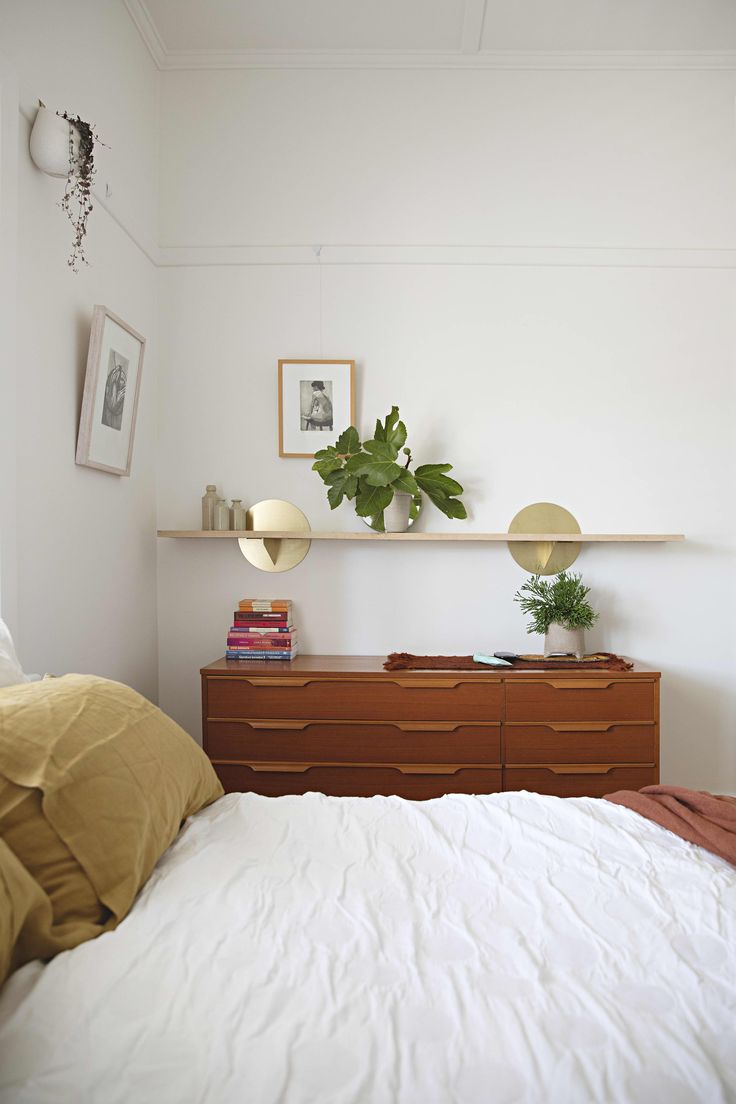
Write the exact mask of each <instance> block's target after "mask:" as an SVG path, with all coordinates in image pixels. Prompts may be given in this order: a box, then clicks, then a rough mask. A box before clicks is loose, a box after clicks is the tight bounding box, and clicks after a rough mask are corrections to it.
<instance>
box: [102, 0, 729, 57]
mask: <svg viewBox="0 0 736 1104" xmlns="http://www.w3.org/2000/svg"><path fill="white" fill-rule="evenodd" d="M123 3H124V4H125V7H126V9H127V11H128V14H129V15H130V18H131V19H132V20H133V22H134V24H135V25H136V27H137V28H138V31H139V33H140V35H141V38H142V39H143V41H144V42H145V44H146V46H147V47H148V50H149V52H150V54H151V57H152V58H153V60H154V62H155V63H156V65H157V67H158V68H159V69H162V70H176V69H184V70H196V69H213V70H217V69H499V70H514V69H516V70H526V69H532V70H534V69H542V70H544V69H563V70H564V69H571V70H576V69H583V70H585V69H591V70H597V69H621V70H652V69H654V70H656V69H665V70H680V69H681V70H712V69H715V70H718V69H732V70H736V50H477V49H473V46H474V41H475V36H479V35H480V32H481V29H482V22H483V15H484V10H485V3H483V2H480V0H470V3H469V5H468V8H467V9H466V22H465V27H464V32H463V35H464V42H463V46H464V49H462V48H461V49H459V50H444V51H429V50H414V51H412V50H168V49H167V48H166V46H165V44H164V42H163V39H162V38H161V35H160V34H159V32H158V29H157V27H156V24H155V22H154V20H153V18H152V16H151V14H150V12H149V11H148V8H147V7H146V3H145V0H123Z"/></svg>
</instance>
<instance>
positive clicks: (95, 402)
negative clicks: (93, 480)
mask: <svg viewBox="0 0 736 1104" xmlns="http://www.w3.org/2000/svg"><path fill="white" fill-rule="evenodd" d="M145 348H146V339H145V337H142V336H141V335H140V334H139V333H136V331H135V330H134V329H133V327H132V326H129V325H128V323H127V322H123V320H122V318H118V316H117V315H116V314H113V312H112V311H111V310H108V308H107V307H100V306H95V308H94V311H93V313H92V331H91V333H90V338H89V352H88V353H87V374H86V376H85V378H84V397H83V399H82V414H81V417H80V419H79V437H78V439H77V463H78V464H83V465H84V466H85V467H87V468H99V470H100V471H106V472H111V473H112V474H113V475H130V462H131V458H132V456H133V439H134V437H135V421H136V416H137V414H138V395H139V393H140V387H141V371H142V369H143V353H144V352H145Z"/></svg>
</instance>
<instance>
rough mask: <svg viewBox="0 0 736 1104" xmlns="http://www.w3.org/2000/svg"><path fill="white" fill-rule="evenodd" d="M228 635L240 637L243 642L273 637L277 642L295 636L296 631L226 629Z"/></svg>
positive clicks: (290, 629) (283, 629) (284, 629)
mask: <svg viewBox="0 0 736 1104" xmlns="http://www.w3.org/2000/svg"><path fill="white" fill-rule="evenodd" d="M228 635H230V636H241V637H243V639H244V640H260V639H264V638H266V637H269V636H273V637H274V638H275V639H277V640H279V639H280V640H284V639H285V638H287V637H289V636H295V635H296V629H294V628H288V629H287V628H282V629H277V630H276V631H275V630H274V629H273V628H250V629H241V628H231V629H228Z"/></svg>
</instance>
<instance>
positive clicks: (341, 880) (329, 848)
mask: <svg viewBox="0 0 736 1104" xmlns="http://www.w3.org/2000/svg"><path fill="white" fill-rule="evenodd" d="M0 1100H1V1101H2V1102H3V1104H10V1102H12V1104H46V1102H48V1104H60V1102H70V1104H71V1102H74V1104H87V1102H91V1104H96V1102H97V1101H100V1102H102V1101H105V1102H106V1104H118V1102H119V1104H133V1102H135V1104H149V1102H150V1104H153V1102H156V1104H231V1102H232V1104H243V1102H248V1104H276V1102H286V1104H308V1102H309V1104H330V1102H339V1104H393V1102H396V1104H512V1102H517V1101H518V1102H527V1104H532V1102H545V1104H548V1102H549V1104H591V1102H594V1101H596V1102H597V1101H600V1102H606V1104H615V1102H619V1101H620V1102H622V1104H639V1102H641V1104H645V1102H646V1104H657V1102H659V1101H662V1102H664V1101H666V1102H667V1104H703V1102H707V1104H719V1102H725V1101H730V1100H736V870H734V868H733V867H732V866H730V865H729V864H728V863H727V862H725V861H724V860H723V859H720V858H718V857H716V856H715V855H712V854H709V853H708V852H707V851H705V850H703V849H702V848H699V847H696V846H694V845H692V844H689V843H686V842H684V841H683V840H681V839H680V838H678V837H677V836H675V835H673V834H672V833H670V832H668V831H666V830H665V829H664V828H661V827H659V826H658V825H656V824H654V823H651V822H649V821H647V820H644V819H643V818H642V817H639V816H638V815H637V814H636V813H634V812H632V811H630V810H628V809H625V808H622V807H619V806H616V805H613V804H610V803H608V802H606V801H601V800H596V799H590V798H578V799H560V798H554V797H543V796H539V795H535V794H530V793H524V792H521V793H504V794H496V795H492V796H486V797H472V796H466V795H452V796H446V797H442V798H439V799H436V800H431V801H425V802H409V801H405V800H402V799H400V798H396V797H374V798H332V797H324V796H323V795H320V794H315V793H310V794H307V795H305V796H298V797H281V798H277V799H273V798H265V797H259V796H256V795H253V794H229V795H227V796H225V797H222V798H220V799H219V800H217V801H215V802H214V804H211V805H209V806H208V807H207V808H205V809H203V810H202V811H201V812H198V813H197V814H196V815H194V816H192V817H190V819H189V820H188V821H187V822H186V824H185V825H184V827H183V829H182V831H181V832H180V833H179V835H178V837H177V838H176V840H175V842H174V843H173V845H172V846H171V847H170V848H169V849H168V850H167V851H166V852H165V853H164V854H163V856H162V857H161V859H160V860H159V862H158V864H157V866H156V867H155V870H154V871H153V874H152V876H151V877H150V878H149V879H148V881H147V882H146V884H145V886H144V888H143V889H142V891H141V893H140V895H139V896H138V899H137V900H136V902H135V904H134V906H133V908H132V910H131V911H130V913H129V914H128V915H127V917H126V918H125V919H124V920H123V921H122V922H121V923H120V924H119V926H118V927H117V928H116V930H114V931H109V932H105V933H104V934H102V935H100V936H99V937H98V938H96V939H94V940H92V941H90V942H86V943H83V944H82V945H80V946H78V947H76V948H75V949H73V950H69V951H65V952H64V953H61V954H59V955H58V956H57V957H56V958H54V959H53V960H52V961H51V962H49V963H48V964H47V965H41V964H40V963H39V962H29V963H28V964H27V965H25V966H23V967H22V968H21V969H19V970H17V971H16V972H15V973H14V974H13V975H12V976H11V977H10V979H9V980H8V982H7V983H6V985H5V987H4V989H3V991H2V993H0Z"/></svg>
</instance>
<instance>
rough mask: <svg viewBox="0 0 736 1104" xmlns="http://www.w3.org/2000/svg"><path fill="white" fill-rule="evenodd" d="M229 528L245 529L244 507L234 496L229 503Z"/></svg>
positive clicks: (240, 500)
mask: <svg viewBox="0 0 736 1104" xmlns="http://www.w3.org/2000/svg"><path fill="white" fill-rule="evenodd" d="M230 528H231V529H234V530H235V531H236V532H237V531H238V530H240V531H241V532H242V531H243V529H245V509H244V508H243V500H242V499H240V498H234V499H233V500H232V503H231V504H230Z"/></svg>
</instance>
